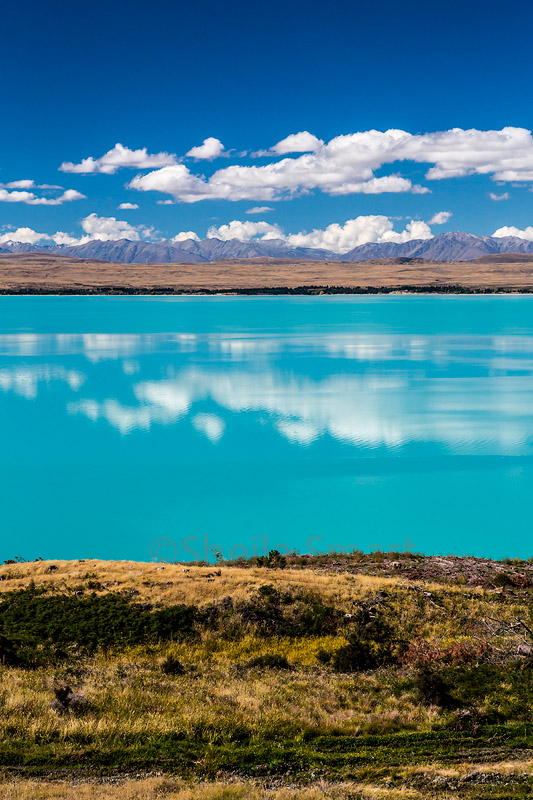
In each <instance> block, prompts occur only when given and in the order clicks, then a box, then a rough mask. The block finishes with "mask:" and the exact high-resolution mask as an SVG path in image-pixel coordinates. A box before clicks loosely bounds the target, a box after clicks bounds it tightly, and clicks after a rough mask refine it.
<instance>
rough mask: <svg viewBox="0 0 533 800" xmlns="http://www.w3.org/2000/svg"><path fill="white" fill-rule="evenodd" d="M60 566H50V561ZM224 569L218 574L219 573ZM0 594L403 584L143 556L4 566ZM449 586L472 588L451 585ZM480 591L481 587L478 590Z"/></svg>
mask: <svg viewBox="0 0 533 800" xmlns="http://www.w3.org/2000/svg"><path fill="white" fill-rule="evenodd" d="M51 566H52V567H53V568H56V569H54V571H53V572H48V569H49V568H50V567H51ZM219 571H220V574H217V573H218V572H219ZM0 575H4V577H5V579H4V580H2V581H1V582H0V596H1V594H2V593H3V592H7V591H12V590H13V589H22V588H27V586H28V584H29V582H30V581H34V583H35V585H36V586H39V587H54V588H56V589H58V590H65V589H74V588H76V587H77V586H79V585H80V584H86V583H87V580H92V581H95V582H97V583H100V584H101V585H102V589H101V590H97V594H98V593H102V592H108V591H122V590H126V591H131V590H132V589H133V590H135V591H137V592H138V593H139V594H138V596H137V595H136V597H137V599H138V600H139V602H152V603H153V602H157V601H160V602H162V603H164V604H171V603H192V604H194V605H204V604H207V603H212V602H213V601H214V600H220V599H221V598H223V597H227V596H228V595H231V597H233V599H234V600H244V599H246V598H248V597H249V596H250V594H252V593H253V592H254V591H255V590H257V589H258V588H259V587H260V586H263V585H264V584H266V583H272V584H275V585H276V586H277V587H278V588H279V589H289V588H291V589H301V590H306V591H312V592H316V594H318V595H319V596H320V597H322V598H323V599H324V600H327V601H330V602H333V603H336V604H338V606H339V607H341V608H342V607H348V606H350V605H352V604H353V602H354V601H358V600H360V599H361V598H363V597H364V596H366V595H368V594H369V593H371V592H376V591H379V590H392V589H394V588H398V587H400V586H402V585H405V581H402V580H401V579H399V578H388V577H380V576H373V575H352V574H350V573H348V572H333V571H328V570H321V571H318V570H316V569H309V568H307V569H301V568H298V569H268V570H266V569H263V568H260V567H250V568H246V569H242V568H239V567H220V568H219V567H216V566H211V567H188V566H182V565H181V564H159V563H155V562H139V561H98V560H90V559H88V560H84V561H38V562H25V563H17V564H9V565H7V566H5V567H0ZM411 585H420V586H424V588H425V589H428V590H439V589H441V588H442V587H439V586H438V585H437V584H433V583H427V582H426V583H421V582H416V584H415V582H411ZM448 591H450V592H459V593H465V592H467V593H468V594H469V595H470V594H472V589H471V588H468V589H465V588H464V587H450V588H449V590H448ZM479 593H480V592H479Z"/></svg>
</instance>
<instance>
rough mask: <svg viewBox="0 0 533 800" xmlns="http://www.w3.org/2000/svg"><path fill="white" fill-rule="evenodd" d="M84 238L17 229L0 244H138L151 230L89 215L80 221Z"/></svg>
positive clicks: (1, 236) (3, 238) (122, 221)
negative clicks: (131, 242)
mask: <svg viewBox="0 0 533 800" xmlns="http://www.w3.org/2000/svg"><path fill="white" fill-rule="evenodd" d="M81 227H82V229H83V231H84V234H85V235H84V236H81V237H79V238H76V237H75V236H71V235H70V234H69V233H64V232H63V231H57V232H56V233H53V234H48V233H38V232H37V231H34V230H32V229H31V228H17V230H15V231H9V232H8V233H4V234H2V235H0V244H4V243H6V242H21V243H26V244H37V243H38V242H48V243H50V242H53V243H54V244H64V245H78V244H86V243H87V242H91V241H93V240H95V239H98V240H100V241H104V242H109V241H117V240H118V239H130V240H131V241H135V242H138V241H139V240H140V239H141V238H148V237H150V236H152V234H153V230H152V229H151V228H145V227H144V226H142V225H140V226H135V225H130V223H129V222H126V221H125V220H119V219H116V218H115V217H99V216H98V215H97V214H94V213H93V214H89V216H88V217H85V218H84V219H82V221H81Z"/></svg>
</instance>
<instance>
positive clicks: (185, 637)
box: [0, 553, 533, 800]
mask: <svg viewBox="0 0 533 800" xmlns="http://www.w3.org/2000/svg"><path fill="white" fill-rule="evenodd" d="M532 598H533V565H532V564H529V563H528V562H521V561H513V562H510V561H509V562H506V563H503V562H493V561H482V560H479V559H458V558H446V559H445V558H440V559H439V558H424V557H421V556H416V555H413V554H383V553H375V554H371V555H363V554H360V553H354V554H350V555H341V554H337V555H330V556H323V557H298V556H293V557H290V558H287V559H283V558H280V557H278V556H276V555H275V554H274V555H273V556H272V557H271V558H270V559H264V560H263V562H261V563H260V564H258V563H257V562H246V563H242V564H224V563H222V564H219V565H216V566H212V565H181V564H175V565H174V564H155V563H152V564H142V563H134V562H102V561H87V560H86V561H70V562H66V561H54V562H43V561H38V562H31V563H28V562H25V563H6V564H5V565H4V566H3V567H0V660H1V662H2V665H1V666H0V709H1V713H0V796H1V797H2V798H4V797H6V798H17V799H18V798H30V797H31V798H43V800H44V799H45V798H65V800H66V798H73V797H74V798H80V799H82V798H86V797H87V798H89V797H91V798H92V797H98V798H110V799H111V798H117V799H118V798H121V799H122V800H125V799H126V798H131V799H132V800H133V798H139V800H140V798H163V797H164V798H178V797H179V798H186V799H187V798H190V799H191V800H193V798H194V799H195V800H196V798H198V800H200V798H202V799H203V798H209V799H210V800H215V798H217V799H218V798H225V799H226V800H227V799H228V798H252V800H254V799H255V798H257V800H259V798H266V797H272V798H276V799H277V800H289V798H290V799H291V800H304V799H305V800H319V799H320V800H321V799H322V798H336V800H347V798H375V799H376V800H392V799H393V798H395V799H396V800H401V799H402V798H413V800H429V799H430V798H435V799H436V798H442V799H443V800H444V798H446V800H451V799H452V798H472V799H473V798H476V800H485V798H486V799H487V800H488V798H499V799H500V800H503V798H526V797H530V796H531V795H532V794H533V722H532V712H533V658H532V652H533V651H532V645H533V634H532V633H531V631H532V629H533V624H532V611H533V603H532Z"/></svg>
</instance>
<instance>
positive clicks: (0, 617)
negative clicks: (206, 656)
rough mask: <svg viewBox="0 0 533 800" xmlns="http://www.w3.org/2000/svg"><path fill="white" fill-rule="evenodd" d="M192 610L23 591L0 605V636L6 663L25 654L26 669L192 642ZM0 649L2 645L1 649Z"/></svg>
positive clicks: (113, 598) (121, 598)
mask: <svg viewBox="0 0 533 800" xmlns="http://www.w3.org/2000/svg"><path fill="white" fill-rule="evenodd" d="M196 614H197V610H196V607H195V606H185V605H175V606H169V607H167V608H162V609H158V610H156V611H150V610H147V609H146V608H143V607H142V606H139V605H135V604H134V603H132V601H131V599H129V598H127V597H124V595H122V594H119V593H109V594H106V595H101V596H98V595H96V594H92V595H90V596H88V597H76V596H72V595H60V594H54V595H47V594H46V592H45V590H43V589H35V588H34V587H30V588H29V589H22V590H19V591H15V592H12V593H10V594H9V595H6V596H4V599H3V600H2V602H0V634H2V636H3V637H4V642H5V643H6V644H5V645H4V646H5V661H6V663H8V661H9V660H11V662H12V663H14V662H13V655H10V653H12V652H13V647H11V650H10V647H9V646H8V644H7V642H8V641H15V640H16V641H17V642H18V643H19V644H18V646H17V648H16V650H15V653H16V656H17V657H18V658H20V653H21V652H22V651H24V652H25V658H24V663H25V664H26V665H31V664H34V665H37V664H38V663H42V662H43V661H46V660H57V659H58V658H61V657H62V655H63V656H64V655H66V653H65V649H68V650H69V651H70V652H71V653H72V652H75V653H80V652H84V653H92V652H94V651H95V650H97V649H98V648H110V647H123V646H129V645H135V644H141V643H144V642H158V641H169V640H172V639H182V638H184V637H186V636H190V635H191V634H192V632H193V629H194V624H195V620H196ZM0 646H1V645H0Z"/></svg>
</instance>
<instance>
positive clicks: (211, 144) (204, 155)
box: [185, 136, 224, 161]
mask: <svg viewBox="0 0 533 800" xmlns="http://www.w3.org/2000/svg"><path fill="white" fill-rule="evenodd" d="M223 152H224V145H223V144H222V142H221V141H220V139H215V137H214V136H209V137H208V138H207V139H204V141H203V143H202V144H200V145H198V147H191V149H190V150H189V151H188V153H186V154H185V155H186V156H188V157H189V158H195V159H196V160H197V161H202V160H206V161H212V160H213V159H214V158H218V157H219V156H221V155H222V153H223Z"/></svg>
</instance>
